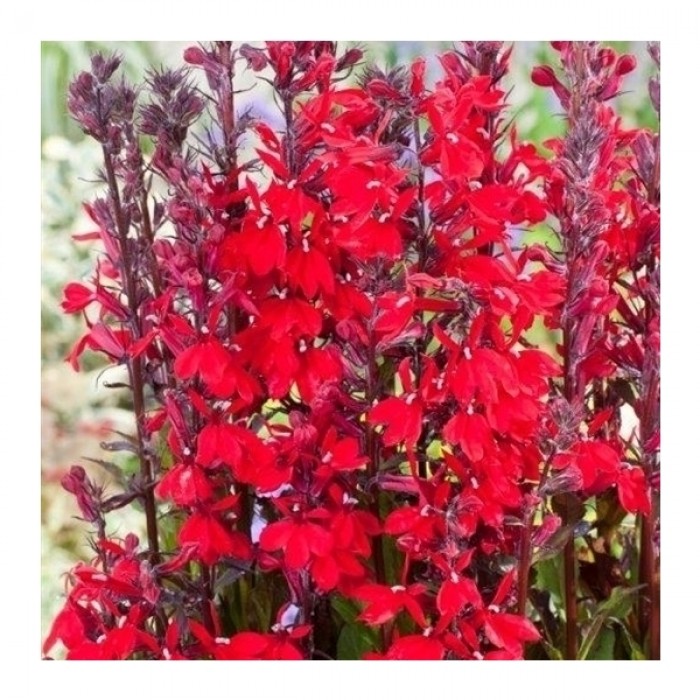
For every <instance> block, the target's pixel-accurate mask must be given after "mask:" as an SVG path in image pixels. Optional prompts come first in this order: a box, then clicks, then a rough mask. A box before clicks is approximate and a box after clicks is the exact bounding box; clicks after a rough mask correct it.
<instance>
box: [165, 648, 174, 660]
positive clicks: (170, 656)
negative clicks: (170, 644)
mask: <svg viewBox="0 0 700 700" xmlns="http://www.w3.org/2000/svg"><path fill="white" fill-rule="evenodd" d="M163 658H164V659H165V660H166V661H170V659H172V658H173V656H172V654H171V653H170V652H169V651H168V650H167V649H163Z"/></svg>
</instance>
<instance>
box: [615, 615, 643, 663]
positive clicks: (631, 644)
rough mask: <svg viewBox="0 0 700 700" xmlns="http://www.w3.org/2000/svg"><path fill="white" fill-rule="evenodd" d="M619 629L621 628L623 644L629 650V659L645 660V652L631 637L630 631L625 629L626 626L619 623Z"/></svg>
mask: <svg viewBox="0 0 700 700" xmlns="http://www.w3.org/2000/svg"><path fill="white" fill-rule="evenodd" d="M620 629H621V630H622V641H623V642H624V643H625V646H626V647H627V650H628V651H629V655H630V659H631V660H632V661H645V660H646V658H647V657H646V654H645V653H644V651H643V650H642V648H641V647H640V646H639V644H637V642H636V641H635V640H634V639H633V637H632V635H631V634H630V631H629V630H628V629H627V626H626V625H624V624H623V623H620Z"/></svg>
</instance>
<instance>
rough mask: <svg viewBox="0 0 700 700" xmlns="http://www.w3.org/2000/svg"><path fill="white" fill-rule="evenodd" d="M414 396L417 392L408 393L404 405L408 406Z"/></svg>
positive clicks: (413, 399)
mask: <svg viewBox="0 0 700 700" xmlns="http://www.w3.org/2000/svg"><path fill="white" fill-rule="evenodd" d="M416 396H417V394H416V392H415V391H414V392H412V393H410V394H409V395H408V396H407V397H406V405H407V406H410V405H411V404H412V403H413V402H414V401H415V400H416Z"/></svg>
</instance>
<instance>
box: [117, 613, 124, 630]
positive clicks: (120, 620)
mask: <svg viewBox="0 0 700 700" xmlns="http://www.w3.org/2000/svg"><path fill="white" fill-rule="evenodd" d="M125 624H126V615H122V616H121V617H120V618H119V619H118V620H117V628H118V629H121V628H122V627H124V625H125Z"/></svg>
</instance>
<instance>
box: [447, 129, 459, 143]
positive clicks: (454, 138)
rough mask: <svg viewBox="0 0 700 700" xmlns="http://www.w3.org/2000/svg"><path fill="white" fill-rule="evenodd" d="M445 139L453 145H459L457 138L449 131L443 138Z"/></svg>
mask: <svg viewBox="0 0 700 700" xmlns="http://www.w3.org/2000/svg"><path fill="white" fill-rule="evenodd" d="M445 138H446V139H447V140H448V141H449V142H450V143H451V144H453V145H454V144H455V143H459V138H458V137H457V135H456V134H453V133H452V132H451V131H450V132H449V133H448V134H447V135H446V136H445Z"/></svg>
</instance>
